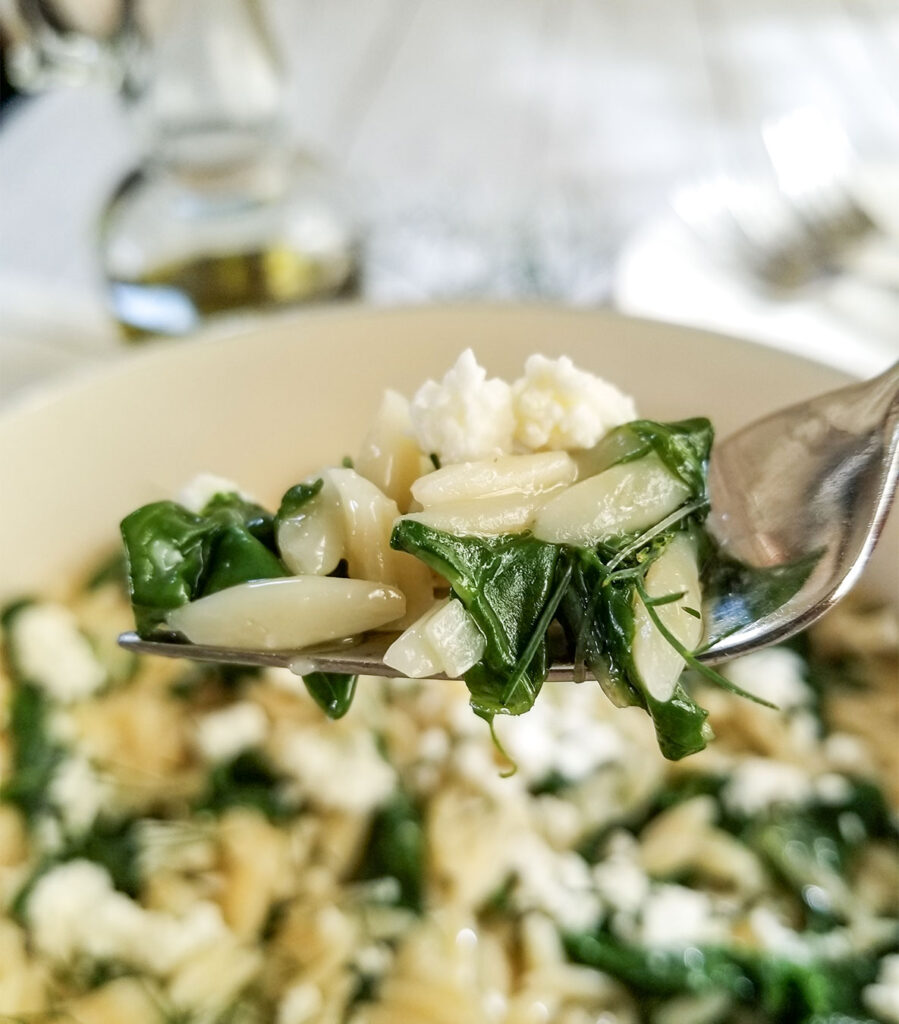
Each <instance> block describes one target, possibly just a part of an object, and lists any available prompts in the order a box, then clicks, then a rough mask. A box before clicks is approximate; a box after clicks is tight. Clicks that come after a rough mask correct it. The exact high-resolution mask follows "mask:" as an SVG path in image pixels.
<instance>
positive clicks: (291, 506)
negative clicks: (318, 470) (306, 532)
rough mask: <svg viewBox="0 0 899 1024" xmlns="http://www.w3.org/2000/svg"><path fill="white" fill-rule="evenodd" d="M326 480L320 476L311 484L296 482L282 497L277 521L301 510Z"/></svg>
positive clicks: (276, 517) (288, 517)
mask: <svg viewBox="0 0 899 1024" xmlns="http://www.w3.org/2000/svg"><path fill="white" fill-rule="evenodd" d="M324 483H325V482H324V480H322V479H321V478H319V479H318V480H314V481H313V482H312V483H311V484H295V485H294V486H293V487H291V488H290V489H289V490H288V491H287V492H286V493H285V495H284V497H283V498H282V499H281V505H280V507H279V508H278V514H277V515H276V516H275V520H276V523H277V522H280V521H281V520H284V519H292V518H293V517H294V516H296V515H297V514H298V513H299V512H301V511H302V510H303V509H304V508H305V507H306V506H307V505H308V504H309V503H310V502H311V501H312V499H313V498H314V497H315V496H316V495H317V494H318V493H319V492H320V491H321V489H322V487H323V486H324Z"/></svg>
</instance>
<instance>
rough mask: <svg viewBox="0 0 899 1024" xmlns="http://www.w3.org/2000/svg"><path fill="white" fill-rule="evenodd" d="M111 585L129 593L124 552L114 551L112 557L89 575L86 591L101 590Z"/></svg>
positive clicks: (85, 586) (85, 585) (107, 558)
mask: <svg viewBox="0 0 899 1024" xmlns="http://www.w3.org/2000/svg"><path fill="white" fill-rule="evenodd" d="M109 584H113V585H114V586H116V587H118V588H119V589H121V591H122V593H125V594H127V592H128V572H127V568H126V566H125V556H124V554H123V553H122V551H120V550H119V551H114V552H113V553H112V554H111V555H109V556H108V557H106V558H104V559H103V560H102V561H101V562H99V563H98V564H97V565H96V566H95V567H94V569H93V570H92V571H91V573H90V574H89V575H88V577H87V580H86V581H85V584H84V589H85V590H88V591H89V590H99V588H100V587H105V586H107V585H109Z"/></svg>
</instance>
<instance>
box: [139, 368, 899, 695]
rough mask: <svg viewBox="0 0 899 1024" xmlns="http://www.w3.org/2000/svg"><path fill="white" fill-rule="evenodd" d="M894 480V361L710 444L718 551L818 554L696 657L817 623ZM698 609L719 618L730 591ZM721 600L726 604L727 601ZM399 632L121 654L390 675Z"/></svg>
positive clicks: (856, 558) (858, 554)
mask: <svg viewBox="0 0 899 1024" xmlns="http://www.w3.org/2000/svg"><path fill="white" fill-rule="evenodd" d="M897 475H899V363H897V364H896V365H894V366H893V367H891V368H890V369H889V370H887V371H886V372H885V373H883V374H881V375H880V376H879V377H875V378H873V379H872V380H869V381H864V382H862V383H860V384H852V385H850V386H849V387H844V388H841V389H840V390H838V391H832V392H829V393H828V394H825V395H822V396H820V397H818V398H813V399H811V400H810V401H807V402H801V403H800V404H798V405H794V406H791V407H790V408H788V409H783V410H781V411H780V412H777V413H774V414H772V415H770V416H766V417H765V418H763V419H761V420H757V421H756V422H755V423H751V424H750V425H749V426H747V427H744V428H743V429H742V430H740V431H738V432H737V433H736V434H733V435H732V436H731V437H729V438H727V439H726V440H724V441H723V442H721V443H719V444H717V445H716V446H715V448H714V452H713V456H712V463H711V468H710V486H711V498H712V514H711V516H710V517H709V529H710V531H711V532H712V534H713V535H714V536H715V538H716V540H717V541H718V542H719V543H720V544H721V545H722V547H724V549H725V550H726V551H727V552H728V553H729V554H732V555H733V556H734V557H736V558H739V559H741V560H742V561H745V562H748V563H749V564H751V565H755V566H775V565H784V564H793V563H796V562H799V561H801V560H802V559H806V558H809V556H813V555H814V556H816V557H817V560H816V563H815V567H814V569H813V570H812V572H811V574H810V576H809V577H808V579H807V580H806V582H805V584H804V585H803V586H802V588H801V589H800V590H799V592H798V593H796V594H795V595H794V596H793V597H792V598H790V599H789V600H788V601H787V602H786V603H785V604H783V605H781V607H779V608H775V609H774V610H772V611H771V612H769V613H768V614H766V615H764V616H763V617H762V618H760V619H758V620H757V621H750V622H743V623H741V624H740V625H739V628H736V629H735V631H733V632H730V633H728V634H727V635H725V636H722V637H720V638H719V639H715V640H714V642H712V643H711V644H709V645H708V646H707V647H705V648H704V649H703V650H701V651H700V652H699V653H698V654H697V657H698V658H699V660H701V661H703V662H706V663H708V664H715V663H717V662H720V661H723V660H725V659H727V658H731V657H734V656H736V655H740V654H748V653H749V652H750V651H754V650H758V649H759V648H762V647H767V646H768V645H770V644H773V643H777V642H778V641H780V640H784V639H786V638H787V637H789V636H791V635H792V634H793V633H796V632H798V631H799V630H801V629H804V628H805V627H806V626H809V625H810V624H811V623H812V622H814V621H815V620H816V619H818V618H820V616H822V615H823V614H824V613H825V612H826V611H827V610H828V609H829V608H831V607H832V606H833V605H834V604H835V603H836V602H837V601H839V600H840V599H841V598H842V597H844V596H845V595H846V593H847V592H848V591H849V589H850V588H851V587H852V586H853V585H854V584H855V582H856V581H857V580H858V577H859V576H860V574H861V572H862V569H863V568H864V566H865V564H866V562H867V561H868V559H869V558H870V555H871V552H872V551H873V549H874V545H875V544H876V542H877V539H878V537H879V536H880V532H881V530H882V528H883V524H884V522H885V521H886V516H887V512H888V511H889V508H890V504H891V502H892V500H893V497H894V494H895V491H896V481H897ZM740 597H741V595H739V594H737V595H733V594H731V595H722V597H721V598H720V607H711V608H707V609H706V620H707V622H711V623H716V622H719V623H720V622H722V621H725V620H726V619H727V617H728V608H729V607H730V606H732V605H733V603H734V600H733V599H734V598H737V599H739V598H740ZM725 606H726V607H725ZM395 637H396V634H375V635H374V636H372V637H370V638H368V639H366V640H365V641H364V642H362V643H361V644H358V645H352V646H351V645H348V644H342V645H340V646H334V645H331V646H329V647H321V648H316V649H307V650H303V651H244V650H237V649H235V648H227V647H203V646H199V645H194V644H183V643H161V642H159V641H155V640H152V641H148V640H141V639H140V638H139V637H138V636H137V635H136V634H135V633H123V634H122V636H120V637H119V643H120V644H121V645H122V646H123V647H126V648H128V649H129V650H133V651H139V652H141V653H145V654H159V655H163V656H165V657H170V658H184V657H188V658H190V659H192V660H194V661H211V662H220V663H223V664H232V665H269V666H271V665H275V666H281V667H287V668H291V669H293V671H295V672H297V673H298V674H300V675H306V674H308V673H310V672H339V673H349V674H353V675H355V674H363V675H376V676H395V675H397V674H398V673H397V672H396V671H395V670H394V669H392V668H390V666H388V665H385V664H384V661H383V656H384V652H385V651H386V649H387V647H388V646H389V644H390V643H391V642H392V641H393V640H394V639H395ZM573 674H574V666H573V665H572V664H571V663H570V662H568V663H556V664H554V665H553V667H552V669H551V671H550V676H549V677H550V679H571V678H573Z"/></svg>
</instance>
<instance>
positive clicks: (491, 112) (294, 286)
mask: <svg viewBox="0 0 899 1024" xmlns="http://www.w3.org/2000/svg"><path fill="white" fill-rule="evenodd" d="M0 26H2V27H0V52H2V71H0V90H2V91H0V394H3V395H9V394H11V393H13V392H14V391H16V390H19V389H20V388H22V387H25V386H27V385H29V384H30V383H32V382H33V381H35V380H38V379H44V378H46V377H47V376H49V375H53V374H56V373H59V372H65V371H66V370H67V369H68V368H69V367H71V366H73V365H76V364H79V363H81V362H84V361H90V360H95V359H103V358H109V357H112V356H114V355H115V354H116V353H118V352H120V351H122V350H123V349H124V348H125V347H126V343H127V342H134V341H139V340H141V339H143V338H145V337H148V336H152V335H154V334H157V333H163V334H168V335H172V336H178V335H182V334H185V333H190V332H191V331H193V330H195V329H196V328H197V327H199V326H201V325H202V324H204V323H206V322H207V321H208V320H210V319H216V318H221V317H223V316H231V317H234V316H237V317H247V316H256V315H259V314H260V312H265V311H269V310H272V309H277V308H282V307H287V306H293V305H302V304H309V303H322V302H330V301H341V302H366V303H374V304H410V303H426V302H447V301H452V302H458V301H473V300H477V301H481V300H500V301H554V302H563V303H570V304H577V305H580V306H587V307H595V306H602V305H607V306H613V307H617V308H619V309H622V310H624V311H626V312H631V313H636V314H639V315H645V316H650V317H658V318H661V319H666V320H673V321H678V322H683V323H689V324H696V325H699V326H706V327H712V328H717V329H720V330H724V331H726V332H728V333H734V334H739V335H745V336H749V337H754V338H757V339H760V340H763V341H766V342H768V343H771V344H779V345H786V346H788V347H792V348H793V349H795V350H798V351H800V352H805V353H808V354H811V355H814V356H816V357H818V358H821V359H823V360H825V361H827V362H830V363H832V364H833V365H836V366H839V367H841V368H844V369H847V370H850V371H853V372H856V373H858V374H866V373H870V372H874V371H875V370H877V369H879V368H882V367H883V366H885V365H887V364H888V363H889V362H890V361H892V360H895V358H897V355H899V7H897V6H896V5H895V4H894V3H892V2H890V0H803V2H801V3H792V4H783V3H781V2H775V0H454V2H453V3H448V2H445V0H366V2H365V3H364V4H360V3H351V2H350V0H266V2H262V0H179V2H175V0H143V2H141V0H0Z"/></svg>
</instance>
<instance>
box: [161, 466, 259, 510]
mask: <svg viewBox="0 0 899 1024" xmlns="http://www.w3.org/2000/svg"><path fill="white" fill-rule="evenodd" d="M217 494H239V495H240V496H241V498H243V499H244V501H252V500H253V499H252V498H251V497H250V496H249V495H248V494H245V493H244V492H243V491H242V490H241V489H240V488H239V487H238V486H237V484H236V483H234V481H233V480H229V479H227V477H224V476H216V475H215V473H198V474H197V475H196V476H195V477H193V478H192V479H191V480H188V482H187V483H186V484H185V485H184V486H183V487H182V488H181V490H180V491H178V497H177V501H178V504H179V505H183V506H184V507H185V508H186V509H187V510H188V512H194V513H195V514H196V515H199V514H200V513H201V512H202V511H203V509H204V508H206V506H207V505H208V504H209V502H210V501H212V499H213V498H214V497H215V496H216V495H217Z"/></svg>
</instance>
